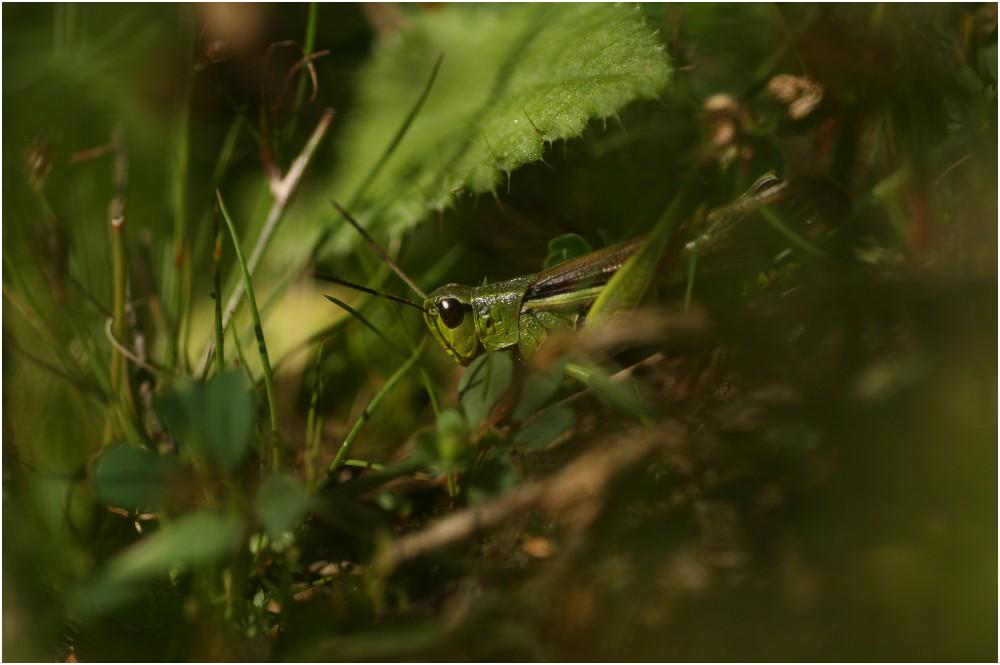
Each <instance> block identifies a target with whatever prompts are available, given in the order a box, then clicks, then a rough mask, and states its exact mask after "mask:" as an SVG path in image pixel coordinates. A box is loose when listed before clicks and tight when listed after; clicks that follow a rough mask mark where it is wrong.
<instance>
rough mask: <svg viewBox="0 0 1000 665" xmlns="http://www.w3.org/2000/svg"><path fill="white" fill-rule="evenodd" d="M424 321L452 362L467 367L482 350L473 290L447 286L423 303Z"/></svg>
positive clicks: (453, 285) (429, 296)
mask: <svg viewBox="0 0 1000 665" xmlns="http://www.w3.org/2000/svg"><path fill="white" fill-rule="evenodd" d="M424 320H425V321H426V322H427V327H428V328H430V330H431V332H432V333H433V334H434V337H435V339H437V341H438V343H440V344H441V346H443V347H444V350H445V351H447V352H448V355H450V356H451V357H452V358H454V359H455V360H456V361H458V362H459V363H461V364H463V365H468V364H469V363H470V362H472V360H473V359H474V358H475V357H476V356H478V355H479V353H480V351H481V350H482V349H481V347H480V344H479V337H478V336H477V335H476V324H475V321H474V320H473V317H472V289H471V288H470V287H468V286H462V285H461V284H446V285H444V286H442V287H441V288H439V289H436V290H435V291H433V292H432V293H431V294H430V295H428V296H427V299H426V300H424Z"/></svg>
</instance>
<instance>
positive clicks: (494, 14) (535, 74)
mask: <svg viewBox="0 0 1000 665" xmlns="http://www.w3.org/2000/svg"><path fill="white" fill-rule="evenodd" d="M442 53H443V54H444V61H443V64H442V66H441V69H440V73H439V75H438V77H437V80H436V82H435V84H434V86H433V88H432V89H431V91H430V95H429V97H428V98H427V101H426V103H425V105H424V106H423V108H422V109H421V110H420V113H419V114H418V115H417V117H416V119H415V120H414V122H413V124H412V125H411V126H410V128H409V131H408V132H407V134H406V136H405V137H404V138H403V140H402V142H401V143H400V144H399V146H398V147H397V148H396V150H395V151H394V154H393V155H392V156H391V158H390V159H389V161H388V163H387V164H386V166H385V168H384V169H383V170H382V171H381V173H380V175H379V176H378V177H377V178H376V179H375V180H374V181H373V182H372V183H371V184H370V185H369V186H368V187H367V189H366V191H365V192H364V193H363V195H362V196H361V197H360V199H359V200H353V199H355V198H357V196H358V193H359V188H360V186H361V183H363V182H364V181H365V179H366V178H367V176H368V174H369V173H370V172H371V170H372V167H373V165H375V164H376V163H377V162H378V161H379V159H380V157H381V156H382V154H383V152H384V151H385V148H386V146H387V145H388V144H389V143H390V141H391V139H392V137H393V135H394V134H395V133H396V132H397V130H398V128H399V127H400V124H401V123H402V121H403V119H404V117H405V116H406V113H407V109H410V108H411V107H412V106H413V104H414V102H415V100H417V99H418V98H419V97H420V94H421V92H422V90H423V88H424V87H425V85H426V82H427V77H428V75H429V73H430V71H431V68H432V66H433V63H434V61H435V59H436V58H437V57H438V55H439V54H442ZM669 79H670V64H669V61H668V57H667V54H666V53H665V51H664V47H663V45H662V44H661V43H660V40H659V38H658V37H657V35H656V34H655V32H654V31H653V30H652V29H651V28H650V27H649V26H648V25H647V24H646V22H645V18H644V16H643V14H642V12H641V11H640V10H639V9H638V8H635V7H628V6H624V5H611V4H562V5H528V4H524V5H513V6H507V7H503V8H501V7H494V6H470V5H466V6H452V7H444V8H438V9H434V10H432V11H427V10H425V11H423V12H420V13H419V14H416V15H415V16H414V17H413V20H412V21H411V23H410V26H409V28H408V29H407V30H406V31H405V32H404V33H403V34H402V35H400V36H399V37H398V38H394V39H390V40H387V41H385V42H383V43H382V44H380V45H379V47H378V48H377V50H376V52H375V54H374V56H373V57H372V59H371V61H370V62H369V63H368V65H367V66H366V67H365V68H363V69H362V70H361V71H360V72H359V76H358V80H359V81H360V82H361V87H360V89H359V92H358V100H357V110H356V111H355V112H354V113H353V114H352V115H351V116H350V117H349V118H348V119H347V120H346V122H345V126H344V128H343V132H342V136H344V141H343V143H342V145H341V146H340V154H341V155H342V159H341V163H340V167H339V168H338V169H337V172H338V173H339V174H340V177H341V179H340V180H339V181H337V182H335V183H334V186H333V188H332V190H333V192H334V194H335V196H337V197H339V198H341V199H343V200H345V201H350V202H351V204H352V205H353V206H354V208H355V211H356V214H361V215H362V216H366V217H371V216H372V214H373V212H374V210H376V209H377V210H378V216H379V221H378V226H380V227H382V228H386V229H388V230H390V231H397V230H399V229H401V228H404V227H406V226H408V225H412V224H414V223H416V222H418V221H420V220H421V218H423V216H424V215H425V214H426V213H427V211H429V210H442V209H444V208H446V207H448V206H450V205H451V204H452V202H453V200H454V197H455V195H456V193H457V192H460V191H463V192H471V193H482V192H488V191H492V190H494V189H495V188H496V187H497V185H498V184H499V183H501V182H502V181H503V180H504V177H505V174H509V173H510V172H511V171H513V170H514V169H516V168H517V167H519V166H521V165H523V164H527V163H530V162H534V161H537V160H539V159H541V158H542V156H543V154H544V152H545V148H546V146H547V145H549V144H551V143H552V142H553V141H556V140H560V139H567V138H572V137H575V136H579V135H580V134H581V133H582V132H583V130H584V128H585V127H586V124H587V122H588V121H589V120H591V119H593V118H607V117H608V116H611V115H613V114H615V113H616V112H617V111H618V110H619V109H620V108H622V107H623V106H625V105H626V104H627V103H629V102H631V101H633V100H635V99H639V98H654V97H656V96H657V95H659V94H660V92H661V91H662V90H663V89H664V88H665V86H666V85H667V83H668V81H669ZM342 237H347V236H342Z"/></svg>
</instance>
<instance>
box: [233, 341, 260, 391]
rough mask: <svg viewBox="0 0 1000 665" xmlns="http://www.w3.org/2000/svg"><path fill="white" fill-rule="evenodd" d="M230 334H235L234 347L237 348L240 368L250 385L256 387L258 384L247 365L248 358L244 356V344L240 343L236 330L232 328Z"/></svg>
mask: <svg viewBox="0 0 1000 665" xmlns="http://www.w3.org/2000/svg"><path fill="white" fill-rule="evenodd" d="M230 332H232V333H233V346H234V347H235V348H236V358H237V360H238V361H239V363H240V367H241V368H242V369H243V373H244V374H245V375H246V377H247V381H249V382H250V385H251V386H256V385H257V382H256V381H255V380H254V378H253V375H252V374H251V373H250V366H249V365H247V357H246V356H245V355H243V344H242V343H241V342H240V336H239V335H237V334H236V328H232V329H231V330H230Z"/></svg>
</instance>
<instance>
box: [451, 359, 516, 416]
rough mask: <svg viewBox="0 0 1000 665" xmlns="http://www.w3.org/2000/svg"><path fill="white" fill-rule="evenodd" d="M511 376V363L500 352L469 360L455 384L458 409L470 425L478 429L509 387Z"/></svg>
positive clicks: (512, 371) (512, 369) (512, 368)
mask: <svg viewBox="0 0 1000 665" xmlns="http://www.w3.org/2000/svg"><path fill="white" fill-rule="evenodd" d="M513 376H514V361H512V360H511V359H510V356H509V355H508V354H506V353H504V352H502V351H494V352H492V353H485V354H483V355H481V356H479V357H478V358H476V359H475V360H474V361H472V364H471V365H469V366H468V367H467V368H466V370H465V373H464V374H462V379H461V381H459V383H458V394H459V399H460V401H461V403H462V410H463V411H464V412H465V419H466V422H468V423H469V425H470V426H472V427H473V428H475V427H478V426H479V424H480V423H482V422H483V421H484V420H486V418H487V416H489V414H490V411H491V410H492V409H493V407H494V406H495V405H496V403H497V402H498V401H500V398H501V397H503V396H504V394H505V393H506V392H507V390H508V389H509V388H510V383H511V380H512V379H513Z"/></svg>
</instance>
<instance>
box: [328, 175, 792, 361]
mask: <svg viewBox="0 0 1000 665" xmlns="http://www.w3.org/2000/svg"><path fill="white" fill-rule="evenodd" d="M787 193H788V183H787V182H786V181H784V180H782V179H780V178H778V177H777V176H775V175H774V174H773V173H768V174H766V175H764V176H762V177H761V178H759V179H758V180H757V181H756V182H755V183H754V184H753V185H752V186H751V187H750V189H749V190H748V191H747V192H746V193H745V194H743V195H742V196H741V197H740V198H738V199H737V200H736V201H734V202H733V203H730V204H729V205H727V206H723V207H721V208H718V209H716V210H713V211H712V212H710V213H709V214H708V215H707V216H706V217H705V219H704V224H703V226H704V230H703V231H702V232H700V233H698V234H697V235H696V237H695V239H694V240H692V241H690V242H688V243H687V244H686V245H684V246H683V249H682V251H683V252H684V253H685V254H687V255H697V254H700V253H702V252H705V251H708V250H713V249H715V248H716V247H718V246H720V245H721V244H723V243H724V242H725V240H726V239H727V238H728V237H729V235H730V231H731V229H732V228H733V227H734V225H735V224H736V223H737V222H739V221H740V220H741V219H744V218H745V217H747V215H748V214H750V213H753V212H754V211H756V210H757V209H758V208H759V207H760V206H766V205H771V204H774V203H776V202H778V201H781V200H782V199H784V198H785V197H786V196H787ZM333 205H334V207H335V208H337V210H338V211H339V212H340V213H341V214H342V215H343V216H344V218H345V219H347V220H348V222H350V224H351V225H352V226H354V227H355V229H356V230H357V231H358V232H359V233H360V234H361V235H362V237H363V238H364V239H365V240H366V241H367V242H368V244H369V245H371V247H372V249H373V250H374V251H375V252H376V253H377V254H378V255H379V256H380V257H381V258H382V259H383V260H384V261H385V262H386V264H387V265H388V266H389V267H390V268H392V269H393V270H394V271H395V272H396V273H397V274H398V275H399V276H400V278H401V279H402V280H403V281H404V282H406V284H407V285H408V286H409V287H410V288H411V289H412V290H413V291H414V292H415V293H417V294H418V295H419V296H420V297H421V299H422V302H423V304H422V305H418V304H416V303H413V302H411V301H409V300H406V299H403V298H399V297H396V296H389V295H388V294H383V293H379V292H376V291H373V290H371V289H368V288H365V287H359V286H358V285H355V284H351V283H349V282H345V281H343V280H340V279H336V278H330V277H324V278H323V279H327V280H329V281H333V282H337V283H340V284H344V285H346V286H350V287H353V288H357V289H360V290H362V291H366V292H368V293H371V294H373V295H378V296H382V297H387V298H389V299H391V300H395V301H397V302H402V303H405V304H407V305H410V306H412V307H415V308H418V309H420V310H421V311H422V312H423V316H424V321H425V322H426V324H427V327H428V329H429V330H430V331H431V333H432V334H433V336H434V338H435V339H436V340H437V341H438V343H439V344H440V345H441V346H442V348H444V350H445V351H446V352H447V353H448V355H450V356H451V357H452V358H453V359H454V360H455V361H457V362H458V363H460V364H462V365H468V364H469V363H471V362H472V361H473V360H474V359H475V358H476V357H478V356H479V355H480V354H482V353H483V352H484V351H500V350H505V349H511V350H516V351H517V352H518V353H519V354H520V356H521V357H522V358H528V357H529V356H531V355H532V354H533V353H534V352H535V351H536V350H537V349H538V348H539V347H540V346H541V345H542V344H543V343H544V342H545V340H546V338H548V337H549V336H551V335H552V334H553V333H556V332H559V331H565V330H572V329H574V328H576V327H577V326H579V325H580V324H581V323H582V322H583V318H584V317H586V316H587V314H588V312H589V310H590V309H591V308H592V307H593V306H594V304H595V301H597V300H598V299H599V298H603V297H605V296H607V295H609V294H608V293H607V291H606V290H610V289H618V290H622V289H630V290H632V291H633V292H634V293H632V294H630V297H629V298H628V300H629V301H630V302H637V301H638V300H639V299H640V298H641V297H642V294H643V293H644V292H645V289H646V286H647V285H648V278H649V277H650V276H651V275H652V274H653V272H654V269H655V266H656V264H657V263H658V262H659V259H660V256H661V254H662V250H663V248H665V247H666V240H667V238H668V237H669V231H670V230H671V227H670V225H669V224H667V223H663V220H661V223H660V224H658V225H657V228H655V229H654V230H653V231H651V232H650V233H649V234H647V235H645V236H640V237H638V238H635V239H633V240H630V241H627V242H624V243H621V244H618V245H614V246H611V247H607V248H604V249H600V250H597V251H594V252H591V253H589V254H586V255H583V256H580V257H577V258H574V259H570V260H568V261H565V262H563V263H561V264H559V265H556V266H553V267H551V268H549V269H547V270H543V271H542V272H539V273H536V274H533V275H524V276H521V277H514V278H512V279H508V280H504V281H500V282H487V283H484V284H483V285H481V286H466V285H463V284H445V285H444V286H442V287H440V288H437V289H435V290H434V291H432V292H431V293H430V294H426V293H424V292H423V291H422V290H421V289H420V287H419V286H417V285H416V283H414V282H413V280H411V279H410V278H409V276H407V275H406V273H405V272H403V270H402V269H401V268H399V267H398V266H397V265H396V264H395V263H394V262H393V261H392V260H391V259H390V258H389V256H388V255H387V254H386V253H385V252H384V251H383V250H382V249H381V247H379V245H378V244H377V243H376V242H375V240H374V239H373V238H372V237H371V236H370V235H369V234H368V233H367V232H366V231H365V230H364V229H363V228H361V226H360V225H359V224H358V222H357V221H355V220H354V219H353V218H352V217H351V216H350V214H348V212H347V211H346V210H344V209H343V208H341V207H340V206H339V205H338V204H336V203H333ZM651 248H658V250H657V251H650V250H651ZM630 260H632V262H633V264H636V265H633V266H632V267H633V268H634V271H633V272H635V273H636V274H638V275H639V276H640V279H639V280H635V279H633V280H631V281H630V282H629V283H618V284H615V283H613V282H614V279H613V278H614V277H615V275H616V274H618V273H619V271H622V269H623V267H625V266H626V265H627V264H628V262H629V261H630ZM637 282H638V283H637ZM602 292H604V293H603V295H602Z"/></svg>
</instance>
